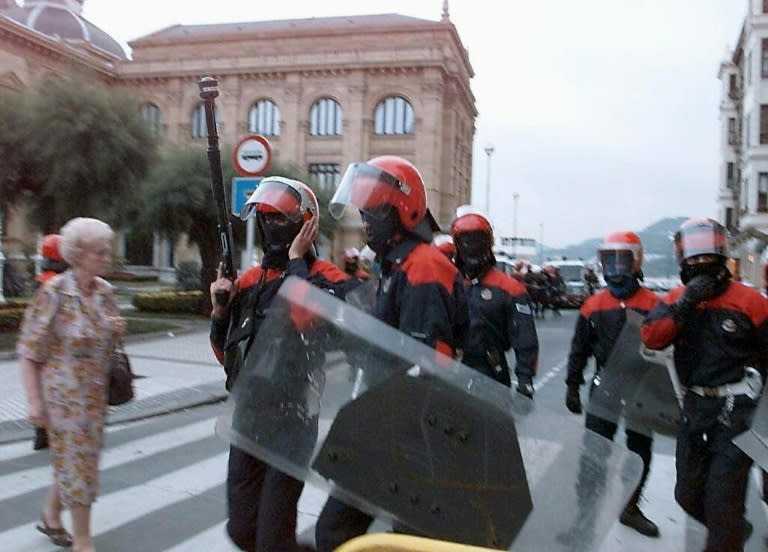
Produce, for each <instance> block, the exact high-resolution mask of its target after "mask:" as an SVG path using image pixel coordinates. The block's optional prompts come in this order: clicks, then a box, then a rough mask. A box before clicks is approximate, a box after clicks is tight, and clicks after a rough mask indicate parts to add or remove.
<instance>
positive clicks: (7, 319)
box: [0, 306, 24, 332]
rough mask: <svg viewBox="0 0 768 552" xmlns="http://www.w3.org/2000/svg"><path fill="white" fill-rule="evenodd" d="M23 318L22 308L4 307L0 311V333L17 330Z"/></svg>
mask: <svg viewBox="0 0 768 552" xmlns="http://www.w3.org/2000/svg"><path fill="white" fill-rule="evenodd" d="M22 316H24V307H19V306H16V307H10V308H6V307H5V306H4V307H3V308H2V309H0V332H13V331H16V330H18V329H19V326H20V325H21V318H22Z"/></svg>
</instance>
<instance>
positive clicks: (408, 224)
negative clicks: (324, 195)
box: [328, 155, 427, 230]
mask: <svg viewBox="0 0 768 552" xmlns="http://www.w3.org/2000/svg"><path fill="white" fill-rule="evenodd" d="M347 205H353V206H354V207H356V208H357V209H359V210H361V211H364V212H366V213H370V214H372V215H373V216H376V217H379V218H381V217H385V216H386V215H387V214H388V212H389V209H395V210H396V211H397V214H398V217H399V219H400V222H401V224H402V225H403V227H404V228H405V229H406V230H414V229H415V228H416V227H417V226H418V225H419V224H420V223H421V222H422V221H423V220H424V218H425V217H426V215H427V190H426V188H425V186H424V180H423V179H422V178H421V175H420V174H419V171H418V170H417V169H416V167H414V166H413V164H412V163H411V162H410V161H407V160H406V159H403V158H402V157H397V156H394V155H382V156H380V157H374V158H373V159H371V160H370V161H368V163H352V164H351V165H349V166H348V167H347V170H346V172H345V173H344V177H343V178H342V179H341V182H340V183H339V186H338V188H337V189H336V193H334V194H333V198H332V199H331V203H330V205H329V206H328V208H329V210H330V212H331V215H332V216H333V217H334V218H336V219H340V218H341V216H342V214H343V213H344V208H345V207H346V206H347Z"/></svg>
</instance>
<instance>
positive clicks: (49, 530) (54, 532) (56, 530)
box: [36, 514, 72, 548]
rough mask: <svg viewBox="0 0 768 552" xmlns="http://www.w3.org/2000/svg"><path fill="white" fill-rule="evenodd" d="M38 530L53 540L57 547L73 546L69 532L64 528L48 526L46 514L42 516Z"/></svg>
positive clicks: (37, 526)
mask: <svg viewBox="0 0 768 552" xmlns="http://www.w3.org/2000/svg"><path fill="white" fill-rule="evenodd" d="M36 529H37V530H38V531H40V532H41V533H42V534H43V535H45V536H46V537H48V538H49V539H51V542H52V543H53V544H55V545H56V546H62V547H64V548H69V547H70V546H72V535H70V534H69V531H67V530H66V529H64V528H63V527H51V526H50V525H48V522H47V521H45V514H43V515H41V516H40V523H38V524H37V525H36Z"/></svg>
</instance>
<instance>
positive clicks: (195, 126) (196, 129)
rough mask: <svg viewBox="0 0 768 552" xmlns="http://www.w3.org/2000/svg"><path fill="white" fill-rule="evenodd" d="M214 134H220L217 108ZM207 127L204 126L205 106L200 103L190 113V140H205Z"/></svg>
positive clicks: (217, 107)
mask: <svg viewBox="0 0 768 552" xmlns="http://www.w3.org/2000/svg"><path fill="white" fill-rule="evenodd" d="M215 114H216V132H217V133H220V132H221V119H220V118H219V106H216V111H215ZM207 137H208V127H206V126H205V104H204V103H203V102H200V103H199V104H198V105H197V107H196V108H195V110H194V111H193V112H192V138H207Z"/></svg>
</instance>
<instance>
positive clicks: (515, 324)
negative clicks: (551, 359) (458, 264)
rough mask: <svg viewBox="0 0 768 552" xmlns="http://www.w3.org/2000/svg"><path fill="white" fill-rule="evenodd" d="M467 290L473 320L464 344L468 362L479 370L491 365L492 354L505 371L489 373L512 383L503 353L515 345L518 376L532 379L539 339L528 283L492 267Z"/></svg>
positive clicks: (469, 285)
mask: <svg viewBox="0 0 768 552" xmlns="http://www.w3.org/2000/svg"><path fill="white" fill-rule="evenodd" d="M464 291H465V293H466V295H467V303H468V305H469V320H470V329H469V334H468V336H467V339H466V343H465V346H464V356H465V358H466V359H467V364H469V365H470V366H472V367H474V368H478V369H480V368H482V367H483V364H485V365H486V366H487V365H488V364H489V357H490V359H494V358H495V359H496V360H497V361H498V362H501V363H502V366H503V368H504V371H505V372H506V373H499V374H496V373H491V374H487V375H490V376H492V377H494V378H495V379H497V380H499V381H501V382H502V383H505V384H506V385H509V382H510V375H509V369H508V367H507V366H506V361H505V360H504V353H505V352H506V351H508V350H509V349H510V348H512V349H514V351H515V358H516V360H517V363H516V366H515V373H516V374H517V376H518V378H519V379H521V380H525V381H526V382H530V381H532V380H533V377H534V376H535V375H536V368H537V362H538V356H539V338H538V336H537V334H536V325H535V323H534V321H533V313H532V311H531V306H530V301H529V299H528V293H527V292H526V289H525V286H524V285H523V284H522V283H520V282H519V281H517V280H516V279H514V278H512V277H511V276H508V275H507V274H505V273H503V272H502V271H500V270H499V269H497V268H491V269H490V270H488V271H487V272H486V273H485V274H483V276H482V277H481V278H480V279H479V280H478V279H475V280H471V281H466V282H465V288H464ZM490 364H494V362H493V361H490ZM490 368H495V366H490Z"/></svg>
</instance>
